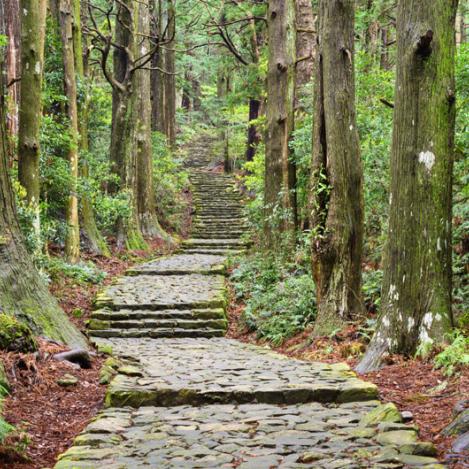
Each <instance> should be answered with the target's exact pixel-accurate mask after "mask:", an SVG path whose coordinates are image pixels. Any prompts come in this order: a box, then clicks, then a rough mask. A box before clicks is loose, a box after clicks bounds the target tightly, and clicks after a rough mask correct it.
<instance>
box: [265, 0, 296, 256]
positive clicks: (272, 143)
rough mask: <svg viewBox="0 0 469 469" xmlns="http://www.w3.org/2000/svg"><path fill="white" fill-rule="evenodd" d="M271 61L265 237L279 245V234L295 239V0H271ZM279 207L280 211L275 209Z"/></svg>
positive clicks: (271, 246)
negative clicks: (292, 146) (292, 147)
mask: <svg viewBox="0 0 469 469" xmlns="http://www.w3.org/2000/svg"><path fill="white" fill-rule="evenodd" d="M267 23H268V32H269V60H268V62H269V63H268V75H267V111H266V116H267V132H266V154H265V190H264V201H265V212H266V213H265V219H266V223H265V240H266V245H267V247H269V248H273V247H275V246H276V247H277V248H278V241H279V238H278V235H280V233H282V232H283V233H284V234H285V235H287V236H286V237H288V238H289V240H288V241H289V242H290V243H291V242H294V240H295V230H296V197H295V182H296V181H295V167H294V165H293V164H292V162H291V161H290V149H289V145H288V144H289V142H290V139H291V134H292V132H293V128H294V101H295V61H296V53H295V50H296V27H295V2H294V1H293V0H271V1H269V8H268V13H267ZM276 207H279V208H280V213H279V211H278V210H277V209H276ZM284 237H285V236H284Z"/></svg>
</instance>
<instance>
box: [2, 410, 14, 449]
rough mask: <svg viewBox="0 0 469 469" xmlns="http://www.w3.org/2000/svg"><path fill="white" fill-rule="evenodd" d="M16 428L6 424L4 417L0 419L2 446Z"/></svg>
mask: <svg viewBox="0 0 469 469" xmlns="http://www.w3.org/2000/svg"><path fill="white" fill-rule="evenodd" d="M14 429H15V427H14V426H13V425H10V424H9V423H8V422H6V421H5V420H4V419H3V418H2V417H0V444H3V443H4V441H5V438H6V437H7V436H8V435H9V434H11V432H13V430H14Z"/></svg>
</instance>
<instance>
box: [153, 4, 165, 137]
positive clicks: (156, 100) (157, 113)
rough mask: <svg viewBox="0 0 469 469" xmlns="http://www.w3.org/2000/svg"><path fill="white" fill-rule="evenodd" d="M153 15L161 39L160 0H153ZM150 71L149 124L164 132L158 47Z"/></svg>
mask: <svg viewBox="0 0 469 469" xmlns="http://www.w3.org/2000/svg"><path fill="white" fill-rule="evenodd" d="M153 1H154V4H153V5H154V6H153V16H154V17H155V18H156V19H157V21H156V24H155V25H154V28H155V30H154V35H155V36H156V37H157V38H158V40H159V41H160V42H161V41H162V39H163V38H162V35H163V33H164V30H165V25H164V24H163V5H162V0H153ZM152 67H153V70H152V71H151V89H152V106H151V123H152V124H151V126H152V129H153V130H157V131H158V132H161V133H162V134H164V133H165V132H166V131H165V129H166V127H165V120H166V118H165V113H164V112H165V94H164V92H165V88H164V74H163V70H164V68H165V65H164V50H163V49H162V48H161V47H159V49H158V51H157V52H156V54H155V55H154V56H153V58H152Z"/></svg>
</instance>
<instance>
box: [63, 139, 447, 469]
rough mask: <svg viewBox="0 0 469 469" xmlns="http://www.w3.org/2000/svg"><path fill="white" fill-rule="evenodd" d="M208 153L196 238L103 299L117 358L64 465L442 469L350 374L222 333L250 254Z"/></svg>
mask: <svg viewBox="0 0 469 469" xmlns="http://www.w3.org/2000/svg"><path fill="white" fill-rule="evenodd" d="M209 146H210V142H209V141H206V140H204V139H201V140H199V142H198V143H197V142H196V144H195V145H194V146H193V147H192V149H191V151H190V159H189V163H190V166H191V167H192V168H193V173H192V177H191V178H192V183H193V186H194V202H195V209H196V216H195V220H194V238H193V239H190V240H188V241H186V242H185V243H184V245H183V248H182V252H181V253H179V254H176V255H174V256H172V257H165V258H162V259H158V260H156V261H152V262H149V263H147V264H143V265H141V266H138V267H136V268H134V269H131V270H130V271H129V272H128V275H126V276H124V277H122V278H120V279H118V280H117V281H116V282H115V283H114V284H113V285H111V286H110V287H108V288H107V289H106V290H105V291H104V292H103V293H102V294H101V295H99V297H98V299H97V306H98V309H97V310H96V311H95V312H94V313H93V315H92V317H91V320H90V321H89V326H88V327H89V330H90V336H91V337H92V338H93V340H94V341H95V343H96V344H97V346H98V349H100V350H101V351H106V352H107V353H112V357H110V358H109V359H108V360H107V361H106V363H105V366H104V367H103V369H102V371H101V382H102V383H103V384H107V383H110V384H109V387H108V390H107V394H106V400H105V409H104V410H103V411H102V412H100V413H99V414H98V416H97V417H96V418H95V419H94V420H93V421H92V422H91V423H90V424H89V425H88V427H87V428H86V429H85V430H84V431H83V432H82V434H80V435H79V436H78V437H77V438H76V440H75V442H74V445H73V446H72V447H71V448H70V449H69V450H68V451H66V452H65V453H64V454H63V455H62V456H61V457H60V458H59V461H58V462H57V464H56V466H55V468H56V469H91V468H93V469H95V468H96V469H98V468H99V469H101V468H107V469H127V468H128V469H139V468H146V469H148V468H155V469H159V468H212V467H215V468H240V469H249V468H250V469H271V468H304V467H308V468H318V469H321V468H322V469H334V468H351V469H353V468H369V467H372V468H383V469H384V468H401V467H426V468H427V469H430V468H433V469H436V468H441V467H443V466H442V465H440V464H438V461H437V460H436V459H434V455H435V454H436V449H435V447H434V446H433V445H432V444H430V443H425V442H420V441H418V432H417V429H416V428H414V427H413V426H411V425H404V424H403V423H402V417H401V415H400V414H399V412H398V411H397V409H396V407H395V406H393V405H392V404H380V403H379V401H377V400H376V399H377V397H378V393H377V389H376V387H375V386H374V385H373V384H371V383H366V382H364V381H362V380H360V379H358V378H357V377H356V375H355V374H354V373H353V372H352V371H350V369H349V368H348V367H347V366H346V365H344V364H335V365H328V364H322V363H310V362H304V361H300V360H293V359H290V358H287V357H284V356H282V355H279V354H276V353H274V352H272V351H270V350H268V349H266V348H262V347H255V346H252V345H248V344H242V343H240V342H236V341H233V340H229V339H225V338H223V337H220V336H223V335H224V333H225V331H226V327H227V320H226V314H225V307H226V298H225V286H224V277H223V275H222V274H223V273H224V267H223V264H224V262H225V260H226V256H228V255H230V254H231V253H235V252H239V251H241V250H243V249H244V248H245V247H246V242H245V241H244V240H243V233H244V232H245V230H246V224H245V220H244V218H243V214H242V210H241V205H240V204H241V201H240V196H239V194H238V193H237V192H236V190H235V187H234V182H233V180H232V179H231V178H230V177H229V176H226V175H224V174H218V173H215V172H209V171H207V170H206V169H205V168H207V167H209V166H210V158H209V157H208V156H207V155H208V152H207V148H208V147H209ZM217 337H218V338H217Z"/></svg>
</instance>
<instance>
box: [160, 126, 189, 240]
mask: <svg viewBox="0 0 469 469" xmlns="http://www.w3.org/2000/svg"><path fill="white" fill-rule="evenodd" d="M153 181H154V185H155V197H156V201H157V213H158V219H159V220H160V221H161V223H162V224H163V225H164V226H165V227H166V228H170V229H172V230H174V231H177V232H179V231H180V230H181V228H182V224H183V220H184V218H183V217H184V212H185V209H186V208H187V202H186V200H185V199H184V198H183V196H182V193H183V190H184V189H185V188H187V187H188V174H187V172H186V171H185V170H184V169H183V159H182V157H181V156H180V155H176V154H173V153H172V152H171V151H170V150H169V148H168V147H167V145H166V143H165V137H164V135H162V134H160V133H159V132H153Z"/></svg>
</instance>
